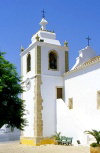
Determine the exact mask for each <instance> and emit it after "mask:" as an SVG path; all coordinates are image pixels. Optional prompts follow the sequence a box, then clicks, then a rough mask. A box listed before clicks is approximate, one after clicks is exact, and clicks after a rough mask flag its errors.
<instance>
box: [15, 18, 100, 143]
mask: <svg viewBox="0 0 100 153" xmlns="http://www.w3.org/2000/svg"><path fill="white" fill-rule="evenodd" d="M47 24H48V22H47V21H46V20H45V18H43V19H42V20H41V22H40V25H41V28H40V30H39V31H38V32H37V33H36V34H35V35H33V36H32V38H31V44H30V45H29V46H28V48H27V49H25V50H24V49H23V48H21V76H22V87H23V89H24V92H23V94H22V95H21V98H22V99H23V100H24V103H25V108H26V111H25V114H26V115H25V118H26V119H27V122H28V123H27V126H25V128H24V131H22V132H21V136H20V143H21V144H27V145H33V146H36V145H41V144H52V143H55V141H54V140H53V139H52V136H53V135H55V133H56V132H61V135H62V136H67V137H73V144H74V145H77V140H79V141H80V143H81V144H82V145H87V144H89V143H90V141H91V138H90V137H89V136H87V135H86V134H85V133H84V131H85V130H91V129H96V130H99V119H100V77H99V76H100V56H96V53H95V51H94V50H93V49H92V48H91V47H90V46H87V47H85V48H84V49H82V50H80V51H79V57H77V59H76V63H75V65H74V66H73V68H72V69H71V70H69V59H68V46H67V42H65V43H64V45H63V46H61V44H60V41H59V40H56V34H55V33H54V32H53V31H48V30H47V29H46V25H47ZM12 137H16V135H13V136H12Z"/></svg>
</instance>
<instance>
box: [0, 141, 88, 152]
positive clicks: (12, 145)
mask: <svg viewBox="0 0 100 153" xmlns="http://www.w3.org/2000/svg"><path fill="white" fill-rule="evenodd" d="M0 153H89V147H83V146H78V147H76V146H61V145H59V146H58V145H42V146H37V147H31V146H25V145H21V144H19V142H18V141H15V142H6V143H0Z"/></svg>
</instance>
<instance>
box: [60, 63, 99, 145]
mask: <svg viewBox="0 0 100 153" xmlns="http://www.w3.org/2000/svg"><path fill="white" fill-rule="evenodd" d="M99 76H100V63H97V64H94V65H92V66H89V67H87V68H85V69H82V70H79V71H77V72H74V73H72V74H68V75H65V104H64V102H62V101H60V102H57V107H58V110H57V113H58V114H57V131H59V132H62V134H63V135H66V136H71V137H73V138H74V139H73V143H74V144H75V143H76V140H80V141H81V144H87V143H89V142H88V136H87V135H86V134H84V131H85V130H91V129H97V130H99V118H100V110H97V91H99V90H100V77H99ZM68 98H73V109H69V108H68Z"/></svg>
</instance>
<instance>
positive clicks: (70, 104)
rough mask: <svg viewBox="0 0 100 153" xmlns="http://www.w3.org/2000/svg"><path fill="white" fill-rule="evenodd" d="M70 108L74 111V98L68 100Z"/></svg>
mask: <svg viewBox="0 0 100 153" xmlns="http://www.w3.org/2000/svg"><path fill="white" fill-rule="evenodd" d="M68 107H69V109H73V98H69V99H68Z"/></svg>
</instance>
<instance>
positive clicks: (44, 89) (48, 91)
mask: <svg viewBox="0 0 100 153" xmlns="http://www.w3.org/2000/svg"><path fill="white" fill-rule="evenodd" d="M56 87H63V79H62V77H57V76H44V75H43V76H42V86H41V95H42V99H43V111H42V117H43V136H44V137H49V136H52V135H54V134H55V132H56V130H57V127H56Z"/></svg>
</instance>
